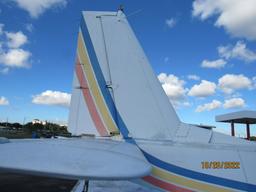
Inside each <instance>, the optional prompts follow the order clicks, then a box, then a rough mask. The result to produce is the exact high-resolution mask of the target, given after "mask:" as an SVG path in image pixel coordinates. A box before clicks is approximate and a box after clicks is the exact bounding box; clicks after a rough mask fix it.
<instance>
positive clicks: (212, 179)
mask: <svg viewBox="0 0 256 192" xmlns="http://www.w3.org/2000/svg"><path fill="white" fill-rule="evenodd" d="M81 30H82V34H83V38H84V41H85V44H86V48H87V51H88V54H89V57H90V61H91V64H92V67H93V70H94V73H95V76H96V79H97V81H98V84H99V87H100V90H101V92H102V95H103V97H104V99H105V101H106V104H107V106H108V108H109V111H110V112H111V115H112V117H115V116H114V113H115V110H116V107H115V104H114V101H113V99H112V97H111V94H110V92H109V90H108V88H106V81H105V78H104V76H103V73H102V71H101V68H100V65H99V62H98V59H97V57H96V53H95V50H94V47H93V44H92V41H91V38H90V34H89V31H88V28H87V26H86V23H85V20H84V18H82V21H81ZM116 112H117V119H115V118H113V119H114V120H115V121H116V124H117V125H118V128H119V130H120V132H121V134H122V135H123V137H124V139H125V140H126V142H129V143H132V144H136V141H135V140H134V139H133V138H129V136H128V134H129V131H128V129H127V127H126V125H125V123H124V121H123V119H122V117H121V116H120V114H119V112H118V110H116ZM140 150H141V151H142V152H143V154H144V156H145V157H146V158H147V160H148V161H149V162H150V163H151V164H153V165H155V166H157V167H160V168H162V169H164V170H167V171H169V172H173V173H176V174H179V175H182V176H185V177H189V178H192V179H196V180H201V181H204V182H208V183H212V184H216V185H221V186H226V187H230V188H235V189H239V190H244V191H256V186H255V185H252V184H248V183H243V182H239V181H234V180H230V179H224V178H220V177H216V176H212V175H208V174H204V173H199V172H196V171H192V170H189V169H185V168H182V167H178V166H176V165H172V164H169V163H166V162H164V161H162V160H160V159H157V158H156V157H154V156H152V155H150V154H148V153H146V152H145V151H143V150H142V149H140Z"/></svg>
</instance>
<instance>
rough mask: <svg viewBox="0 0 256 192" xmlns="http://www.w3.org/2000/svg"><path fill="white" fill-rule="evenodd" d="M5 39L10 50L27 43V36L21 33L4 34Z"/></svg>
mask: <svg viewBox="0 0 256 192" xmlns="http://www.w3.org/2000/svg"><path fill="white" fill-rule="evenodd" d="M6 37H7V38H8V41H7V45H8V47H10V48H19V47H20V46H22V45H24V44H25V43H27V41H28V38H27V36H26V35H24V33H22V32H21V31H19V32H17V33H12V32H6Z"/></svg>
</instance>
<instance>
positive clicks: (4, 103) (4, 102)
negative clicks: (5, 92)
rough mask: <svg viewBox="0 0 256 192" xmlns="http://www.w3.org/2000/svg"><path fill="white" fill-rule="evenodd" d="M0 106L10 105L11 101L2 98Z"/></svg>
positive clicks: (0, 98)
mask: <svg viewBox="0 0 256 192" xmlns="http://www.w3.org/2000/svg"><path fill="white" fill-rule="evenodd" d="M0 105H9V101H8V99H6V98H5V97H3V96H2V97H0Z"/></svg>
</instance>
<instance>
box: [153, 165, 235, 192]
mask: <svg viewBox="0 0 256 192" xmlns="http://www.w3.org/2000/svg"><path fill="white" fill-rule="evenodd" d="M152 174H153V175H154V176H157V177H158V178H161V179H163V180H165V181H167V182H168V181H169V182H171V183H174V184H175V183H176V184H178V185H180V186H185V187H188V188H192V189H196V190H200V191H209V192H230V191H231V190H228V189H224V188H220V187H217V186H213V185H209V184H206V183H199V182H197V181H194V180H191V179H187V178H185V177H181V176H177V175H175V174H172V173H170V172H167V171H165V170H163V169H161V168H158V167H155V166H153V169H152Z"/></svg>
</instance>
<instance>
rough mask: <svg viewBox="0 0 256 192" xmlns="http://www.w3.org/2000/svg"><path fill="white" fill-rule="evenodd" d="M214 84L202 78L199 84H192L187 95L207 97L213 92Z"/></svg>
mask: <svg viewBox="0 0 256 192" xmlns="http://www.w3.org/2000/svg"><path fill="white" fill-rule="evenodd" d="M215 89H216V84H215V83H213V82H210V81H206V80H202V81H201V83H200V84H197V85H194V86H193V87H192V88H191V89H190V90H189V92H188V95H189V96H195V97H207V96H210V95H213V94H214V93H215Z"/></svg>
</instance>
